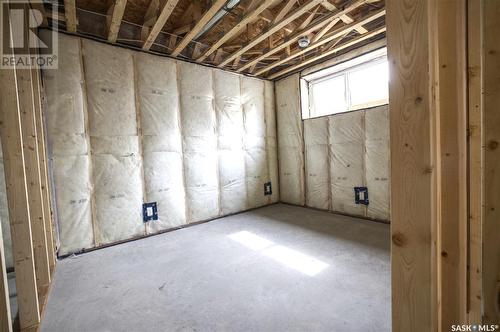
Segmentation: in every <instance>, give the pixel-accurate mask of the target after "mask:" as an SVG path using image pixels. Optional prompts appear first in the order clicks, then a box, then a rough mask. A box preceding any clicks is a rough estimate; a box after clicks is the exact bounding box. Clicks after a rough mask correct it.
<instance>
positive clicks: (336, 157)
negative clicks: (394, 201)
mask: <svg viewBox="0 0 500 332" xmlns="http://www.w3.org/2000/svg"><path fill="white" fill-rule="evenodd" d="M275 89H276V98H277V100H276V105H277V112H276V113H277V120H278V134H279V137H278V142H279V161H280V165H279V166H280V167H279V169H280V187H281V195H280V196H281V200H282V201H283V202H286V203H291V204H296V205H305V206H309V207H314V208H318V209H322V210H330V211H334V212H340V213H345V214H350V215H355V216H361V217H369V218H373V219H378V220H383V221H389V219H390V187H389V185H390V181H389V171H390V170H389V164H390V155H389V154H390V151H389V116H388V106H387V105H383V106H379V107H374V108H370V109H366V110H358V111H352V112H348V113H341V114H334V115H330V116H322V117H318V118H311V119H305V120H302V119H301V112H300V93H299V76H298V75H292V76H289V77H287V78H284V79H282V80H280V81H277V82H276V83H275ZM302 144H303V145H302ZM268 151H269V150H268ZM303 169H304V170H305V172H303V171H302V170H303ZM304 173H305V174H304ZM355 187H367V189H368V199H369V204H368V205H364V204H356V202H355V192H354V188H355Z"/></svg>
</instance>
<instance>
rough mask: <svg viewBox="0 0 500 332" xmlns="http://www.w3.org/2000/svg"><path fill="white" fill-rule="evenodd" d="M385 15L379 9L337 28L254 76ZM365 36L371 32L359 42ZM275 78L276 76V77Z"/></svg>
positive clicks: (323, 55)
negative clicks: (359, 19) (357, 20)
mask: <svg viewBox="0 0 500 332" xmlns="http://www.w3.org/2000/svg"><path fill="white" fill-rule="evenodd" d="M384 15H385V9H381V10H379V11H376V12H374V13H373V14H370V15H368V16H367V17H365V18H363V19H362V20H361V21H359V22H353V23H351V24H348V25H345V26H343V27H341V28H338V29H337V30H335V31H332V32H331V33H329V34H328V35H326V36H324V38H322V39H321V40H319V41H317V42H315V43H313V44H311V45H309V46H308V47H306V48H303V49H301V50H298V51H296V52H295V53H293V54H290V55H289V56H286V57H285V58H283V59H282V60H280V61H276V62H273V63H271V64H269V65H267V66H266V67H264V68H262V69H261V70H259V71H258V72H257V73H255V75H261V74H263V73H265V72H267V71H269V70H270V69H272V68H274V67H276V66H279V65H281V64H284V63H286V62H288V61H290V60H292V59H294V58H296V57H298V56H300V55H302V54H306V53H307V52H309V51H311V50H313V49H315V48H317V47H319V46H321V45H324V44H326V43H328V42H330V41H332V40H335V39H337V38H341V37H343V36H344V35H345V34H346V33H348V32H349V31H351V30H353V29H354V28H355V27H356V26H358V25H362V24H366V23H368V22H371V21H374V20H376V19H377V18H379V17H382V16H384ZM367 35H370V36H372V32H369V33H367V34H364V35H362V36H361V37H364V38H360V39H359V41H362V40H365V39H366V36H367ZM333 53H334V52H330V53H328V54H327V53H320V55H319V58H324V57H325V56H329V55H331V54H333ZM276 77H277V76H276Z"/></svg>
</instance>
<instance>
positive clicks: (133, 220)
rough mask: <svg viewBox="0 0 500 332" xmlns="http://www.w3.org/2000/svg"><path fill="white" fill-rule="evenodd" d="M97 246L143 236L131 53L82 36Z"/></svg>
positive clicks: (139, 163)
mask: <svg viewBox="0 0 500 332" xmlns="http://www.w3.org/2000/svg"><path fill="white" fill-rule="evenodd" d="M82 44H83V56H84V68H85V80H86V83H87V97H88V98H87V99H88V115H89V131H90V138H91V146H92V175H93V183H94V190H95V216H96V217H95V222H96V233H97V239H96V240H97V242H98V244H108V243H113V242H116V241H120V240H125V239H129V238H133V237H137V236H140V235H144V231H145V227H144V225H143V223H142V203H143V190H142V189H143V179H142V165H141V164H142V160H141V156H140V147H139V137H138V134H137V119H136V109H135V98H134V66H133V59H132V52H130V51H129V50H125V49H122V48H113V47H110V46H107V45H104V44H101V43H97V42H94V41H89V40H82Z"/></svg>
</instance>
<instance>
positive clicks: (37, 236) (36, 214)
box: [16, 69, 50, 306]
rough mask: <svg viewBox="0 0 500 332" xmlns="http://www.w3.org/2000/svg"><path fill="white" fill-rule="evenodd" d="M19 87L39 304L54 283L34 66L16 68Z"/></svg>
mask: <svg viewBox="0 0 500 332" xmlns="http://www.w3.org/2000/svg"><path fill="white" fill-rule="evenodd" d="M16 76H17V90H18V93H19V95H20V98H19V109H20V110H21V112H20V120H21V126H22V140H23V148H24V149H25V152H24V162H25V170H26V172H25V173H26V182H27V194H28V201H29V211H30V220H31V234H32V240H33V253H34V258H35V274H36V281H37V290H38V299H39V301H40V303H39V305H40V306H41V304H42V303H43V302H42V301H43V300H44V299H43V297H44V296H45V295H46V293H47V291H48V287H49V284H50V267H49V258H48V254H47V239H46V231H45V216H44V210H43V196H42V190H41V173H40V158H39V156H38V142H37V131H36V126H35V104H34V95H33V86H32V77H31V70H30V69H20V70H16Z"/></svg>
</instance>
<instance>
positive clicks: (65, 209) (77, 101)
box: [43, 34, 94, 254]
mask: <svg viewBox="0 0 500 332" xmlns="http://www.w3.org/2000/svg"><path fill="white" fill-rule="evenodd" d="M58 62H59V69H58V70H44V71H43V79H44V87H45V95H46V98H47V108H46V126H47V132H48V135H47V137H48V149H49V154H50V158H51V161H52V162H51V164H52V173H53V181H54V183H53V185H54V187H55V190H54V191H55V194H56V197H55V201H56V214H57V221H58V223H59V239H60V243H61V244H60V249H59V250H60V253H62V254H67V253H71V252H76V251H80V250H81V249H83V248H90V247H93V246H94V234H93V228H92V211H91V188H92V185H91V179H90V150H89V144H88V137H87V136H86V121H87V119H86V114H85V104H86V100H85V95H84V86H85V82H84V79H83V74H82V62H81V44H80V40H79V39H76V38H72V37H69V36H66V35H62V34H59V61H58Z"/></svg>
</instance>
